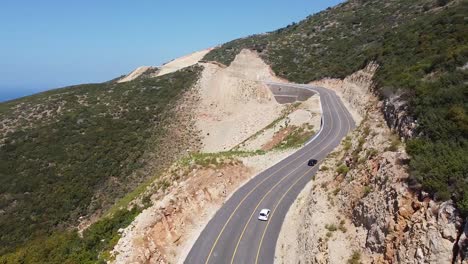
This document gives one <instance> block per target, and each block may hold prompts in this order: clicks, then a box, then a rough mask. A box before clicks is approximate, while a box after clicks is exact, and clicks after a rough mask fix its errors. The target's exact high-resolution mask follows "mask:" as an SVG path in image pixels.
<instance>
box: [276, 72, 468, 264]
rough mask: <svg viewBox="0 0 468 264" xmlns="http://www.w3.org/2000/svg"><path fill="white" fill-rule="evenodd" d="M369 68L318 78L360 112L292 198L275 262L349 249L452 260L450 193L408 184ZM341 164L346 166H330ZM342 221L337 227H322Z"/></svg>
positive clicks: (321, 258) (454, 230)
mask: <svg viewBox="0 0 468 264" xmlns="http://www.w3.org/2000/svg"><path fill="white" fill-rule="evenodd" d="M375 69H376V66H375V65H372V64H371V65H370V66H368V67H367V68H366V69H364V70H362V71H359V72H357V73H355V74H353V75H351V76H349V77H348V78H346V79H345V80H343V81H339V80H324V81H321V82H317V83H319V84H321V85H323V86H325V87H327V84H328V85H330V86H328V87H330V88H333V89H336V90H337V93H338V94H339V95H341V96H342V99H343V100H344V101H345V102H346V103H347V106H348V107H351V108H352V110H354V115H356V114H357V115H361V116H362V118H360V119H361V122H360V126H359V127H358V128H357V129H356V130H355V131H353V132H352V133H351V134H350V135H349V137H348V138H347V139H346V140H345V141H344V142H343V143H342V144H341V146H340V147H338V148H337V149H336V150H335V152H334V153H332V154H330V155H329V156H328V157H327V159H326V160H325V161H324V163H323V164H322V165H321V169H320V171H319V172H318V173H317V175H316V178H315V180H314V181H313V182H311V183H310V184H309V185H308V186H307V187H306V188H305V189H304V190H303V191H302V192H301V194H300V195H299V199H297V200H296V202H295V203H294V204H293V205H292V206H291V209H290V210H289V212H288V214H287V216H286V220H285V223H284V224H283V227H282V229H281V233H280V237H279V240H278V244H277V247H276V256H275V262H276V263H346V262H347V261H348V259H349V258H350V257H351V255H352V254H353V253H354V252H359V253H360V261H361V262H362V263H452V258H453V251H452V250H453V248H454V245H455V244H456V243H457V239H459V242H458V243H459V245H460V247H463V245H462V243H466V241H465V240H466V233H467V231H468V227H467V226H465V228H464V229H465V231H464V232H463V233H462V234H461V236H460V237H459V238H458V235H459V234H458V230H460V229H461V227H462V226H461V225H462V219H461V218H460V217H459V215H458V213H457V212H456V209H455V208H454V206H453V204H452V203H451V202H450V201H449V202H444V203H436V202H434V201H433V200H431V199H430V198H429V197H428V195H427V194H424V193H421V194H418V193H413V192H411V191H410V190H409V189H408V186H407V183H406V182H407V178H408V176H409V175H408V173H407V165H406V164H407V161H408V155H407V154H406V152H405V150H404V146H403V144H402V143H401V142H399V140H398V136H396V135H395V134H394V133H393V132H392V131H391V130H390V129H389V128H388V127H387V125H386V122H385V120H384V118H383V114H382V112H381V111H380V110H381V109H382V102H378V101H377V99H376V98H374V97H373V96H372V94H371V93H370V92H369V89H370V88H371V85H372V74H373V71H375ZM364 99H365V100H364ZM341 164H346V165H347V166H348V167H349V168H350V170H349V172H347V173H344V174H339V173H338V172H336V168H337V167H339V166H340V165H341ZM341 221H343V225H342V226H343V227H344V228H343V231H341V230H340V229H338V230H336V231H330V230H328V229H327V227H326V225H328V227H329V225H330V224H334V225H335V226H336V227H340V223H341ZM344 231H345V232H344ZM327 233H329V234H328V235H327ZM455 263H461V260H460V259H458V260H457V261H455ZM463 263H466V260H465V262H463Z"/></svg>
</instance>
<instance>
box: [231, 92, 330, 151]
mask: <svg viewBox="0 0 468 264" xmlns="http://www.w3.org/2000/svg"><path fill="white" fill-rule="evenodd" d="M320 111H321V110H320V97H319V96H318V95H314V96H312V97H310V98H309V99H307V100H306V101H304V102H302V103H300V105H298V106H297V107H295V108H294V109H293V110H292V111H291V112H290V113H289V114H287V115H285V117H284V118H281V119H280V120H278V121H277V122H275V123H274V124H273V125H271V126H269V127H266V128H264V129H262V130H261V132H260V133H258V134H255V135H254V136H252V137H250V138H249V139H248V140H246V141H245V142H243V143H242V144H240V145H239V149H241V150H257V149H263V150H268V148H267V146H268V144H269V143H270V142H271V140H272V138H274V137H275V135H277V134H278V133H280V132H281V131H282V130H283V129H284V128H286V127H288V126H289V127H293V126H295V127H301V126H303V125H304V124H307V125H310V126H312V129H313V130H314V131H315V132H317V131H318V130H319V129H320V119H321V115H320Z"/></svg>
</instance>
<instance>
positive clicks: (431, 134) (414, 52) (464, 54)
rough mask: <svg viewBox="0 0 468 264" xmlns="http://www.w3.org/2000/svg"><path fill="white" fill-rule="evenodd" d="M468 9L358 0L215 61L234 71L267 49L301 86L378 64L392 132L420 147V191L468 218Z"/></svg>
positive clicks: (229, 50) (415, 167)
mask: <svg viewBox="0 0 468 264" xmlns="http://www.w3.org/2000/svg"><path fill="white" fill-rule="evenodd" d="M467 12H468V2H467V1H440V0H438V1H435V0H416V1H402V0H392V1H381V0H370V1H362V0H354V1H348V2H346V3H343V4H340V5H338V6H336V7H334V8H330V9H327V10H326V11H323V12H320V13H318V14H316V15H313V16H310V17H308V18H307V19H305V20H303V21H301V22H299V23H297V24H295V23H294V24H292V25H290V26H288V27H286V28H283V29H279V30H277V31H274V32H270V33H267V34H261V35H254V36H251V37H247V38H243V39H238V40H234V41H231V42H228V43H226V44H224V45H222V46H220V47H219V48H217V49H214V50H212V51H211V52H210V53H208V54H207V55H206V56H205V58H204V59H205V60H214V61H218V62H220V63H224V64H229V63H230V62H231V61H232V58H233V55H235V54H237V53H238V51H239V50H241V49H242V48H250V49H255V50H258V51H261V56H262V57H263V58H264V59H265V60H266V61H268V62H269V63H270V64H271V66H272V68H273V70H274V71H275V73H276V74H277V75H279V76H281V77H284V78H287V79H288V80H290V81H294V82H303V83H306V82H310V81H313V80H318V79H321V78H343V77H345V76H347V75H349V74H351V73H353V72H356V71H357V70H359V69H362V68H364V66H365V65H366V64H367V63H369V62H371V61H375V62H376V63H378V65H380V68H379V69H378V71H377V73H376V75H375V79H374V81H375V92H376V93H377V94H378V95H379V96H380V97H381V98H382V99H383V100H385V102H386V104H385V107H386V108H385V109H383V110H384V114H385V116H386V119H387V122H388V124H389V125H390V126H391V127H392V128H394V129H395V130H397V131H398V132H400V134H401V136H403V137H405V138H412V137H413V136H415V135H418V137H417V138H415V139H413V140H410V141H409V144H408V151H409V153H410V155H411V156H412V160H411V164H410V165H411V166H410V167H411V171H412V182H411V185H412V186H413V187H414V188H416V189H419V188H421V187H422V188H423V189H424V190H426V191H428V192H430V193H431V194H432V195H434V197H435V198H436V199H439V200H447V199H449V198H453V199H454V200H455V201H456V202H457V205H458V208H459V209H460V210H461V211H462V213H463V214H464V215H468V178H467V177H468V160H467V159H468V158H467V157H468V144H467V142H468V141H467V139H468V133H467V132H468V130H467V127H468V115H467V113H468V104H467V102H468V94H467V93H466V90H467V89H466V80H467V79H468V78H467V77H468V72H467V68H466V65H467V61H468V45H467V43H468V26H467V24H466V19H465V16H466V13H467Z"/></svg>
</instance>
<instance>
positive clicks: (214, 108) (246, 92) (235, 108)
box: [197, 50, 284, 152]
mask: <svg viewBox="0 0 468 264" xmlns="http://www.w3.org/2000/svg"><path fill="white" fill-rule="evenodd" d="M203 66H204V67H205V70H204V71H203V74H202V77H201V79H200V82H199V92H200V104H199V109H198V116H199V118H198V120H197V125H198V128H199V129H200V130H201V131H202V137H203V150H204V151H205V152H217V151H224V150H229V149H231V148H233V147H234V146H236V145H237V144H239V143H241V142H242V141H244V140H245V139H247V138H248V137H249V136H251V135H252V134H254V133H255V132H257V131H259V130H260V129H262V128H263V127H265V126H267V125H268V124H270V123H271V122H272V121H273V120H275V119H276V118H278V117H279V116H280V115H281V112H282V110H283V109H284V106H283V105H280V104H278V103H277V102H276V101H275V99H274V97H273V95H272V93H271V92H270V90H269V89H268V87H267V86H266V85H264V84H263V83H262V82H261V81H263V80H274V79H275V77H274V76H273V75H272V74H271V71H270V68H269V67H268V65H266V64H265V63H264V62H263V61H262V60H261V59H260V58H259V57H258V56H257V54H256V53H255V52H252V51H250V50H242V51H241V53H240V54H239V55H238V56H237V57H236V58H235V60H234V61H233V62H232V64H231V65H230V66H229V67H227V68H223V67H221V66H219V65H216V64H211V63H204V64H203Z"/></svg>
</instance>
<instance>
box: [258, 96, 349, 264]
mask: <svg viewBox="0 0 468 264" xmlns="http://www.w3.org/2000/svg"><path fill="white" fill-rule="evenodd" d="M338 105H339V107H340V108H341V109H342V110H343V106H342V105H341V104H338ZM343 112H344V113H345V114H346V112H345V111H343ZM338 118H339V115H338ZM340 124H341V118H340ZM346 125H347V127H348V128H347V129H348V130H349V129H351V125H350V122H349V117H348V116H346ZM340 126H341V125H340ZM348 130H347V131H348ZM310 170H312V169H310ZM310 170H309V171H310ZM309 171H307V172H306V173H304V175H302V176H301V177H300V178H299V179H297V180H296V181H295V182H294V183H293V184H292V185H291V186H290V187H289V188H288V189H287V190H286V192H285V193H284V194H283V195H282V196H281V198H280V199H279V200H278V202H277V203H276V205H275V207H274V208H273V210H272V212H271V216H270V221H268V222H267V224H266V226H265V229H264V230H263V234H262V237H261V239H260V243H259V246H258V250H257V256H256V257H255V263H256V264H257V263H258V258H259V256H260V250H261V248H262V244H263V239H264V238H265V234H266V231H267V229H268V226H269V224H270V222H271V219H272V218H273V215H274V213H275V211H276V208H278V206H279V204H280V203H281V201H282V200H283V199H284V197H286V195H287V194H288V193H289V192H290V191H291V189H292V188H293V187H294V186H295V185H296V184H297V183H298V182H299V181H300V180H301V179H302V178H304V176H306V175H307V173H308V172H309Z"/></svg>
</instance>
